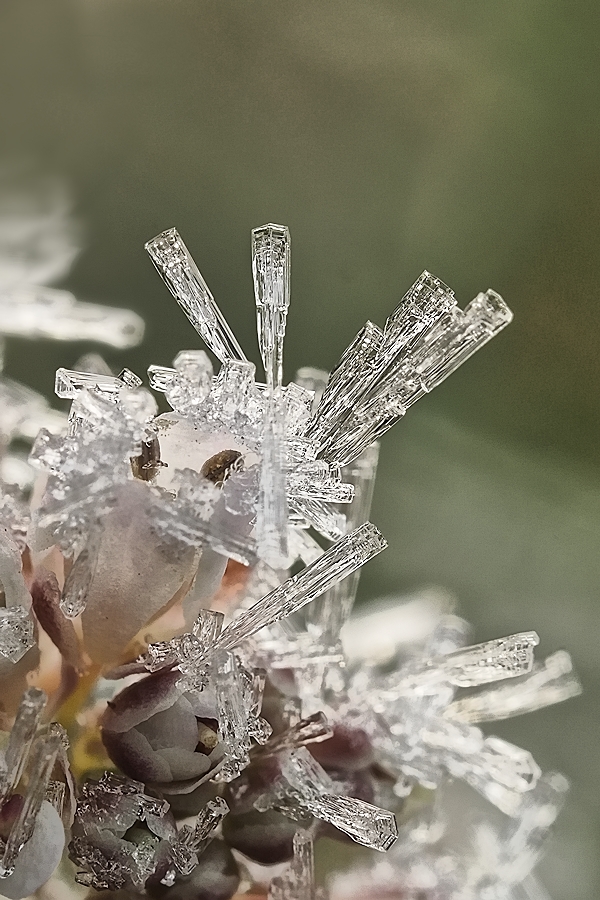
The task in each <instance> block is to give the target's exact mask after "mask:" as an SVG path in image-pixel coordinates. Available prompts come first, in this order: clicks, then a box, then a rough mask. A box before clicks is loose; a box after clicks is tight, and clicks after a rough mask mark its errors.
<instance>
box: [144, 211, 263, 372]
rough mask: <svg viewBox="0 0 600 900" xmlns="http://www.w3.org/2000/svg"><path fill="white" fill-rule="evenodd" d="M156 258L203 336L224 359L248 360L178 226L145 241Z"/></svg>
mask: <svg viewBox="0 0 600 900" xmlns="http://www.w3.org/2000/svg"><path fill="white" fill-rule="evenodd" d="M145 247H146V250H147V251H148V253H149V254H150V258H151V259H152V262H153V263H154V265H155V266H156V268H157V270H158V272H159V273H160V275H161V276H162V278H163V281H164V282H165V284H166V285H167V287H168V288H169V290H170V291H171V293H172V295H173V297H174V298H175V300H176V301H177V303H178V304H179V306H180V307H181V309H182V310H183V312H184V313H185V314H186V316H187V317H188V319H189V321H190V322H191V324H192V325H193V327H194V328H195V329H196V331H197V332H198V334H199V335H200V337H201V338H202V339H203V341H204V342H205V343H206V345H207V346H208V347H209V349H210V350H212V352H213V353H214V354H215V356H216V357H217V359H220V360H221V362H223V363H224V362H225V361H226V360H232V359H234V360H242V361H245V359H246V356H245V354H244V352H243V350H242V348H241V347H240V345H239V344H238V342H237V340H236V339H235V337H234V335H233V333H232V331H231V329H230V328H229V325H228V324H227V322H226V321H225V318H224V317H223V314H222V313H221V310H220V309H219V307H218V306H217V304H216V302H215V299H214V297H213V295H212V294H211V292H210V290H209V288H208V285H207V284H206V282H205V281H204V278H203V277H202V275H201V274H200V271H199V269H198V267H197V266H196V263H195V262H194V260H193V259H192V256H191V254H190V252H189V250H188V249H187V247H186V246H185V244H184V243H183V241H182V239H181V237H180V236H179V234H178V232H177V231H176V229H175V228H171V229H169V230H168V231H163V232H162V234H159V235H157V236H156V237H154V238H152V240H150V241H148V242H147V243H146V245H145Z"/></svg>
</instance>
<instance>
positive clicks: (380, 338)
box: [307, 272, 512, 465]
mask: <svg viewBox="0 0 600 900" xmlns="http://www.w3.org/2000/svg"><path fill="white" fill-rule="evenodd" d="M511 319H512V313H511V312H510V310H509V309H508V307H507V306H506V304H505V303H504V301H503V300H502V298H501V297H500V296H499V295H498V294H496V293H494V292H493V291H487V293H485V294H484V293H482V294H478V296H477V297H476V298H475V299H474V300H473V301H472V302H471V303H470V304H469V305H468V306H467V308H466V309H465V310H461V309H460V308H459V307H458V306H457V305H456V301H455V299H454V294H453V293H452V291H450V289H449V288H448V287H446V285H444V284H443V283H442V282H441V281H439V279H437V278H434V276H432V275H430V274H429V273H428V272H424V273H423V274H422V275H421V277H420V278H419V279H417V281H416V282H415V284H414V285H413V286H412V287H411V288H410V290H409V291H408V292H407V293H406V294H405V296H404V297H403V299H402V301H401V303H400V304H399V306H398V307H397V309H396V310H395V311H394V312H393V313H392V314H391V316H390V317H389V318H388V320H387V322H386V326H385V330H384V331H383V332H381V330H380V329H378V328H377V326H375V325H373V324H372V323H370V322H368V323H367V324H366V325H365V328H364V329H363V330H362V331H361V332H359V334H358V335H357V337H356V338H355V340H354V341H353V342H352V344H350V346H349V347H348V349H347V350H346V352H345V353H344V355H343V356H342V358H341V360H340V362H339V363H338V365H337V366H336V368H335V369H334V370H333V372H332V373H331V377H330V380H329V382H328V385H327V387H326V389H325V391H324V393H323V396H322V398H321V402H320V403H319V406H318V408H317V410H316V412H315V414H314V416H313V418H312V420H311V422H310V424H309V427H308V431H307V435H308V436H309V437H311V438H312V439H313V440H316V441H317V442H318V443H319V444H320V448H321V449H320V455H321V456H322V457H323V458H324V459H328V460H330V461H332V462H338V463H339V464H341V465H343V464H346V463H348V462H351V461H352V460H353V459H355V458H356V457H357V456H358V455H359V453H360V452H361V451H362V450H364V449H365V448H366V447H367V446H368V445H369V444H371V443H372V442H373V441H374V440H376V439H377V438H379V437H380V436H381V435H382V434H383V433H384V432H386V431H387V430H388V429H389V428H391V426H392V425H393V424H394V422H396V421H397V419H398V418H400V417H401V416H403V415H404V413H405V412H406V410H407V409H408V408H409V407H410V406H412V405H413V403H415V402H416V401H417V400H418V399H419V398H420V397H422V396H423V395H424V394H425V393H427V392H429V391H430V390H432V389H433V388H434V387H435V386H436V385H438V384H439V383H440V382H441V381H443V380H444V378H446V377H447V376H448V375H450V374H451V373H452V372H453V371H454V370H455V369H456V368H457V367H458V366H459V365H461V364H462V363H463V362H465V360H466V359H468V358H469V356H471V355H472V354H473V353H474V352H475V351H476V350H478V349H479V348H480V347H482V346H483V344H485V343H486V342H487V341H488V340H490V339H491V338H492V337H494V335H495V334H497V333H498V332H499V331H500V330H501V329H502V328H504V326H505V325H507V324H508V323H509V322H510V321H511Z"/></svg>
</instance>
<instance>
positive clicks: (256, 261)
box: [252, 224, 290, 386]
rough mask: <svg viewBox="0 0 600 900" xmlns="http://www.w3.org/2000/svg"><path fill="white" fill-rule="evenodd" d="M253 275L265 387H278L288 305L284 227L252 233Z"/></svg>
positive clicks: (287, 237) (287, 247)
mask: <svg viewBox="0 0 600 900" xmlns="http://www.w3.org/2000/svg"><path fill="white" fill-rule="evenodd" d="M252 274H253V277H254V296H255V300H256V310H257V313H256V314H257V330H258V341H259V346H260V352H261V356H262V360H263V365H264V368H265V375H266V379H267V384H268V385H276V386H281V383H282V379H283V340H284V337H285V326H286V318H287V311H288V307H289V304H290V233H289V230H288V229H287V228H286V227H285V226H284V225H272V224H269V225H263V226H262V227H260V228H255V229H254V230H253V231H252Z"/></svg>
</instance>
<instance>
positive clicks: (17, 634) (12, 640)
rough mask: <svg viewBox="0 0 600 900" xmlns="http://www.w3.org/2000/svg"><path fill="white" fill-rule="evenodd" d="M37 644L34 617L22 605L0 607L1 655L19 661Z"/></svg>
mask: <svg viewBox="0 0 600 900" xmlns="http://www.w3.org/2000/svg"><path fill="white" fill-rule="evenodd" d="M34 644H35V640H34V629H33V619H32V618H31V616H30V614H29V613H28V611H27V610H26V609H24V608H23V607H22V606H9V607H6V608H0V657H4V658H5V659H9V660H10V661H11V662H13V663H17V662H18V661H19V660H20V659H22V658H23V657H24V656H25V654H26V653H27V651H28V650H29V648H30V647H33V645H34Z"/></svg>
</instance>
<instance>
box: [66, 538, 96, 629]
mask: <svg viewBox="0 0 600 900" xmlns="http://www.w3.org/2000/svg"><path fill="white" fill-rule="evenodd" d="M100 537H101V535H100V528H99V527H98V526H97V527H96V528H94V529H92V532H91V533H90V535H89V538H88V541H87V543H86V545H85V547H84V548H83V550H82V551H81V552H80V553H79V554H78V556H77V559H76V560H75V562H74V563H73V566H72V568H71V571H70V572H69V574H68V575H67V578H66V580H65V586H64V588H63V592H62V596H61V598H60V608H61V610H62V612H63V613H64V615H65V616H66V617H67V619H75V618H77V616H79V615H81V613H82V612H83V611H84V609H85V607H86V605H87V598H88V594H89V590H90V587H91V585H92V581H93V579H94V575H95V574H96V567H97V565H98V553H99V549H100Z"/></svg>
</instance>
